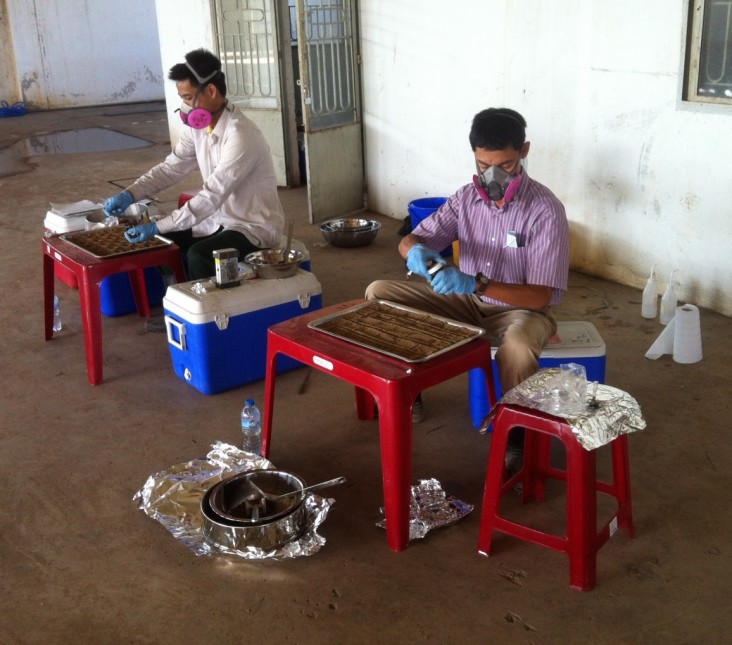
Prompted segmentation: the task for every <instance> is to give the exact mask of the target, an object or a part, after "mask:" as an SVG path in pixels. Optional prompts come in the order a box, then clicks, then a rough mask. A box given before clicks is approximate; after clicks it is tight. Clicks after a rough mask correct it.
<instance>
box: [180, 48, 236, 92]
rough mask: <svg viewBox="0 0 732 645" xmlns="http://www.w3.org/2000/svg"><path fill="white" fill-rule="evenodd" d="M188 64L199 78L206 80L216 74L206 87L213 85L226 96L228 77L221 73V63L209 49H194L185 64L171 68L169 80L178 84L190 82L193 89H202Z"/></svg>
mask: <svg viewBox="0 0 732 645" xmlns="http://www.w3.org/2000/svg"><path fill="white" fill-rule="evenodd" d="M186 63H188V65H190V66H191V67H192V68H193V69H194V70H195V72H196V74H198V76H199V78H204V79H205V78H206V77H207V76H209V75H211V74H214V76H212V77H211V79H210V80H208V81H206V82H205V83H204V85H208V84H209V83H211V84H213V85H215V86H216V89H217V90H218V91H219V93H220V94H221V95H222V96H226V76H225V75H224V73H223V72H222V71H221V61H220V60H219V59H218V58H217V57H216V56H214V55H213V54H212V53H211V52H210V51H208V50H207V49H194V50H193V51H191V52H188V53H187V54H186V62H185V63H178V64H176V65H173V67H171V68H170V71H169V72H168V80H170V81H176V82H178V81H190V83H191V85H192V86H193V87H196V88H199V87H201V83H200V82H199V80H198V78H196V74H194V73H193V72H192V71H191V70H190V69H189V67H188V65H186Z"/></svg>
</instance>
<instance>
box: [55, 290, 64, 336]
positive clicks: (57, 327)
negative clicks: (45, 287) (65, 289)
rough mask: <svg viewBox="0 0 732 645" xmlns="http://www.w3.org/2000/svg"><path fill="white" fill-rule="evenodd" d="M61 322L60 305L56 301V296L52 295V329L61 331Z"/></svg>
mask: <svg viewBox="0 0 732 645" xmlns="http://www.w3.org/2000/svg"><path fill="white" fill-rule="evenodd" d="M62 328H63V324H62V323H61V306H60V305H59V302H58V296H57V295H56V294H54V296H53V331H61V329H62Z"/></svg>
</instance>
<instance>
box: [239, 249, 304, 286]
mask: <svg viewBox="0 0 732 645" xmlns="http://www.w3.org/2000/svg"><path fill="white" fill-rule="evenodd" d="M283 255H284V249H265V250H263V251H255V252H254V253H249V254H248V255H247V256H246V257H245V258H244V262H246V263H247V264H249V265H251V267H252V268H253V269H254V270H255V271H256V272H257V277H258V278H263V279H265V280H274V279H277V278H289V277H290V276H293V275H295V273H297V270H298V268H299V267H300V263H301V262H302V261H303V259H304V257H305V255H304V254H303V253H302V252H301V251H296V250H295V249H290V251H288V252H287V256H286V257H283Z"/></svg>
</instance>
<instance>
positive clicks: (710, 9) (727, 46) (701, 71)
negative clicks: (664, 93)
mask: <svg viewBox="0 0 732 645" xmlns="http://www.w3.org/2000/svg"><path fill="white" fill-rule="evenodd" d="M688 34H689V37H688V39H687V56H686V79H687V82H686V88H685V93H684V94H685V95H684V99H685V100H687V101H696V102H701V103H718V104H727V105H732V0H689V25H688Z"/></svg>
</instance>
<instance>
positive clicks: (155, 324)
mask: <svg viewBox="0 0 732 645" xmlns="http://www.w3.org/2000/svg"><path fill="white" fill-rule="evenodd" d="M145 331H149V332H153V333H156V334H164V333H165V331H166V329H165V316H153V317H152V318H148V319H147V320H146V321H145Z"/></svg>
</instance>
